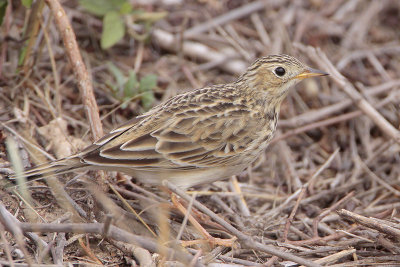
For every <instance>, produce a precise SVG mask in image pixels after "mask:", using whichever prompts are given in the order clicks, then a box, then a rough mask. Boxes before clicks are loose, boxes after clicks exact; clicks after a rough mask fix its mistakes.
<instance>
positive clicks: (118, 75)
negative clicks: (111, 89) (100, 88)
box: [108, 62, 126, 88]
mask: <svg viewBox="0 0 400 267" xmlns="http://www.w3.org/2000/svg"><path fill="white" fill-rule="evenodd" d="M108 70H109V71H110V72H111V73H112V75H113V76H114V78H115V80H116V81H117V86H118V88H123V86H124V84H125V81H126V78H125V76H124V74H123V73H122V71H121V70H120V69H118V68H117V67H116V66H115V65H114V64H113V63H111V62H109V63H108Z"/></svg>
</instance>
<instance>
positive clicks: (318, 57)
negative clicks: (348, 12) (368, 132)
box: [295, 44, 400, 143]
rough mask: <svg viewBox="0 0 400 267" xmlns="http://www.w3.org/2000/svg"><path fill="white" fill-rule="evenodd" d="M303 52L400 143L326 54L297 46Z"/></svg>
mask: <svg viewBox="0 0 400 267" xmlns="http://www.w3.org/2000/svg"><path fill="white" fill-rule="evenodd" d="M295 47H297V48H298V49H299V50H301V51H302V52H305V53H307V55H308V56H309V57H310V58H312V59H313V60H314V62H315V63H317V64H319V65H320V66H321V67H323V68H327V71H328V72H329V74H330V77H331V78H332V79H333V81H334V82H335V83H336V84H337V85H339V87H340V88H341V89H342V90H343V91H344V92H345V93H346V94H347V95H348V96H349V97H350V98H351V99H352V100H353V102H354V103H355V105H356V106H357V107H358V108H359V109H360V110H361V111H362V112H364V113H365V114H366V115H367V116H368V117H369V118H370V119H371V120H372V121H373V122H374V123H375V124H376V125H377V126H378V127H379V128H380V129H381V130H382V131H383V132H384V133H385V134H387V135H388V136H389V137H391V138H393V139H394V140H395V141H396V142H397V143H400V132H399V131H398V130H397V129H396V128H395V127H394V126H393V125H392V124H390V123H389V122H388V121H387V120H386V119H385V118H384V117H383V116H382V115H381V114H380V113H379V112H378V111H377V110H376V109H375V108H374V107H373V106H372V105H371V104H370V103H369V102H368V101H367V100H365V99H364V98H363V96H362V95H361V94H360V93H359V92H358V91H357V90H356V89H355V88H354V86H353V85H352V84H351V83H350V82H349V81H348V80H347V79H346V78H345V77H344V76H343V75H342V74H340V72H339V71H338V70H337V69H336V68H335V66H334V65H333V64H332V62H331V61H330V60H329V59H328V57H327V56H326V54H325V53H324V52H323V51H322V50H321V49H319V48H314V47H311V46H304V45H302V44H295Z"/></svg>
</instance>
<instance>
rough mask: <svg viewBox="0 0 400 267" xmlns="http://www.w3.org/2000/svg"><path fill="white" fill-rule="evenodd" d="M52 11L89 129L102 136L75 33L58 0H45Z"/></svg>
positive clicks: (93, 98) (90, 82)
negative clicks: (80, 95)
mask: <svg viewBox="0 0 400 267" xmlns="http://www.w3.org/2000/svg"><path fill="white" fill-rule="evenodd" d="M45 1H46V3H47V5H48V6H49V8H50V10H51V12H52V13H53V16H54V19H55V21H56V24H57V27H58V30H59V31H60V33H61V35H62V39H63V42H64V47H65V49H66V52H67V56H68V59H69V61H70V63H71V65H72V66H73V67H72V70H73V71H74V74H75V77H76V79H77V84H78V87H79V89H80V92H81V94H82V102H83V105H84V107H85V111H86V116H87V118H88V120H89V124H90V129H91V131H92V134H93V138H94V139H95V140H97V139H99V138H100V137H102V136H103V128H102V126H101V120H100V116H99V108H98V107H97V103H96V99H95V97H94V93H93V85H92V79H91V78H90V76H89V74H88V72H87V69H86V66H85V63H84V62H83V60H82V56H81V54H80V52H79V47H78V44H77V43H76V37H75V33H74V31H73V29H72V26H71V24H70V22H69V19H68V17H67V14H66V13H65V11H64V9H63V7H62V6H61V5H60V3H59V1H58V0H45Z"/></svg>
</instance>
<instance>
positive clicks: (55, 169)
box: [8, 157, 86, 181]
mask: <svg viewBox="0 0 400 267" xmlns="http://www.w3.org/2000/svg"><path fill="white" fill-rule="evenodd" d="M84 167H86V164H85V163H82V162H81V161H80V158H78V157H68V158H64V159H60V160H56V161H53V162H49V163H44V164H41V165H38V166H36V167H33V168H31V169H28V170H26V171H25V172H24V173H23V175H24V176H25V178H26V179H27V181H32V180H37V179H39V178H46V177H49V176H52V175H57V174H64V173H69V172H72V171H74V170H77V169H81V168H84ZM16 178H17V175H16V174H13V175H11V176H9V177H8V179H9V180H11V181H15V179H16Z"/></svg>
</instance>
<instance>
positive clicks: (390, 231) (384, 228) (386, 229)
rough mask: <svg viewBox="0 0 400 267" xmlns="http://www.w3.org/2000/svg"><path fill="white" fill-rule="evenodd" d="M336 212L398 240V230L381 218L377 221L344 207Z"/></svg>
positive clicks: (399, 231) (399, 232) (399, 234)
mask: <svg viewBox="0 0 400 267" xmlns="http://www.w3.org/2000/svg"><path fill="white" fill-rule="evenodd" d="M337 213H338V214H339V215H340V216H341V217H343V218H345V219H348V220H351V221H353V222H356V223H358V224H361V225H363V226H366V227H368V228H372V229H375V230H377V231H379V232H382V233H385V234H387V235H390V236H392V237H394V238H396V239H397V240H398V241H399V240H400V230H399V229H396V228H394V227H392V226H389V225H387V224H384V223H383V222H382V220H379V221H378V220H377V219H375V218H372V217H365V216H362V215H359V214H356V213H354V212H351V211H348V210H345V209H341V210H339V211H338V212H337Z"/></svg>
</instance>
